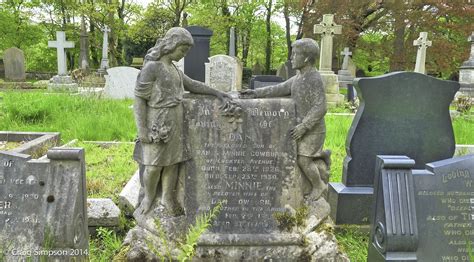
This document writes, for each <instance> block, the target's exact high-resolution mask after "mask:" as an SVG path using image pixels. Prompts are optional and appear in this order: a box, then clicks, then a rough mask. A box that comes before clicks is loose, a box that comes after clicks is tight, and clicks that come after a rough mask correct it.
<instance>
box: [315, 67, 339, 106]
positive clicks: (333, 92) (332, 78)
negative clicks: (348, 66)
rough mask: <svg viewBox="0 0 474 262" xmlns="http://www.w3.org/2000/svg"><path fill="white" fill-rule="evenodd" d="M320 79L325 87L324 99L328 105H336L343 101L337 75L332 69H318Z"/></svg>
mask: <svg viewBox="0 0 474 262" xmlns="http://www.w3.org/2000/svg"><path fill="white" fill-rule="evenodd" d="M319 73H320V74H321V79H322V80H323V83H324V88H325V89H326V101H327V104H328V106H329V107H333V106H337V105H339V104H341V103H343V102H344V95H341V94H340V93H339V82H338V80H337V75H336V74H334V72H332V71H320V72H319Z"/></svg>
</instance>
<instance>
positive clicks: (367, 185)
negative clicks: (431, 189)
mask: <svg viewBox="0 0 474 262" xmlns="http://www.w3.org/2000/svg"><path fill="white" fill-rule="evenodd" d="M354 84H355V87H356V88H357V91H358V94H359V98H360V101H361V104H360V107H359V110H358V111H357V114H356V115H355V118H354V121H353V122H352V126H351V128H350V130H349V134H348V138H347V142H346V153H347V156H346V158H345V160H344V167H343V177H342V184H341V183H330V186H329V202H330V204H331V206H332V210H331V216H332V218H333V219H334V220H335V222H336V224H367V223H368V222H369V221H368V217H369V214H370V207H371V202H372V199H371V198H372V191H373V190H372V186H373V182H374V174H375V170H374V169H375V160H376V157H375V156H376V155H407V156H408V157H410V158H412V159H414V160H415V162H416V164H415V167H416V168H423V167H424V165H425V164H426V163H429V162H432V161H437V160H441V159H446V158H450V157H452V156H453V154H454V149H455V142H454V134H453V128H452V124H451V118H450V116H449V105H450V103H451V101H452V100H453V98H454V94H455V93H456V92H457V90H458V89H459V83H456V82H452V81H444V80H440V79H436V78H434V77H430V76H426V75H424V74H420V73H413V72H396V73H390V74H387V75H383V76H380V77H372V78H359V79H356V80H355V81H354ZM354 208H356V209H357V210H359V212H357V213H358V215H357V216H354V215H353V212H352V211H351V210H353V209H354Z"/></svg>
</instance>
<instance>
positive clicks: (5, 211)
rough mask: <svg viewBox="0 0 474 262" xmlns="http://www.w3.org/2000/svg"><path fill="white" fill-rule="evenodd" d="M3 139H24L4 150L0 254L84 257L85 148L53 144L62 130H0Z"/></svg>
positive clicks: (0, 182)
mask: <svg viewBox="0 0 474 262" xmlns="http://www.w3.org/2000/svg"><path fill="white" fill-rule="evenodd" d="M0 140H3V141H9V142H25V143H24V144H22V145H21V146H19V147H17V148H15V149H12V150H9V151H0V164H1V165H0V243H2V244H1V245H0V258H3V259H4V260H5V261H19V260H21V261H23V260H26V261H29V259H31V261H40V260H41V259H44V258H47V259H58V261H66V260H67V261H69V259H73V258H75V259H86V257H87V255H88V246H89V244H88V231H87V209H86V183H85V162H84V151H83V150H82V149H78V148H57V147H53V148H51V146H54V145H55V144H56V143H58V142H59V134H58V133H14V132H0ZM30 140H31V141H30ZM48 148H49V149H48ZM46 151H47V154H46V155H44V156H43V157H40V158H38V157H39V156H42V155H43V153H46ZM2 256H3V257H2ZM41 261H42V260H41ZM48 261H49V260H48Z"/></svg>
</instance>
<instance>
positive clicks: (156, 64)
mask: <svg viewBox="0 0 474 262" xmlns="http://www.w3.org/2000/svg"><path fill="white" fill-rule="evenodd" d="M192 46H193V38H192V36H191V34H190V33H189V32H188V31H187V30H186V29H184V28H180V27H174V28H171V29H170V30H169V31H168V32H167V33H166V35H165V36H164V38H163V39H161V41H157V44H156V45H155V46H154V47H153V48H151V49H150V50H149V51H148V54H147V55H146V56H145V62H144V66H143V68H142V70H141V72H140V74H139V75H138V78H137V82H136V86H135V103H134V111H135V120H136V125H137V130H138V139H139V143H140V145H141V148H139V149H138V155H139V156H138V157H136V158H137V160H138V161H139V164H141V166H143V168H144V170H143V177H142V178H143V186H144V193H145V194H144V199H143V201H142V203H141V205H140V207H139V208H141V209H142V210H141V212H142V213H144V214H146V213H147V212H148V211H150V209H151V207H152V206H153V203H154V201H155V198H156V194H157V190H158V185H159V182H160V181H161V191H162V196H161V204H162V205H163V206H164V208H165V209H166V210H168V212H170V213H171V214H172V215H179V214H181V213H182V208H181V207H180V206H179V203H178V201H177V194H176V193H177V181H178V170H179V165H180V163H182V162H184V161H186V160H188V159H190V154H189V149H188V148H189V146H188V144H187V142H186V138H185V137H184V135H183V124H184V120H183V119H184V116H183V103H182V101H183V93H184V90H187V91H190V92H192V93H199V94H208V95H214V96H216V97H218V98H219V99H220V100H221V102H222V104H223V105H227V104H228V102H229V100H228V98H230V97H229V96H228V95H227V94H225V93H223V92H221V91H218V90H215V89H212V88H210V87H208V86H207V85H205V84H204V83H201V82H199V81H195V80H192V79H191V78H189V77H188V76H186V75H185V74H184V73H183V72H182V71H180V70H179V69H178V68H177V67H176V66H175V65H174V64H173V61H178V60H180V59H181V58H183V57H184V56H185V55H186V53H187V52H188V50H189V49H190V48H191V47H192Z"/></svg>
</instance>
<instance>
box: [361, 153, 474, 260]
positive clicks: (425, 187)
mask: <svg viewBox="0 0 474 262" xmlns="http://www.w3.org/2000/svg"><path fill="white" fill-rule="evenodd" d="M392 158H393V156H392ZM386 160H387V159H385V161H386ZM389 160H390V161H393V159H389ZM406 160H407V158H406V157H405V160H404V161H405V162H406ZM399 164H400V163H398V166H397V167H395V169H394V166H393V165H388V166H386V165H385V166H384V165H379V166H378V168H377V173H380V177H379V181H380V180H384V184H383V187H382V184H381V183H378V184H375V185H376V187H375V189H376V190H377V191H378V192H382V193H383V194H378V196H377V198H376V199H375V202H376V203H377V204H376V210H374V214H379V217H381V216H380V215H381V214H384V213H385V219H382V220H380V219H375V220H374V222H373V223H372V224H373V225H372V234H371V241H370V242H371V243H370V244H369V255H368V261H409V260H413V261H415V259H416V261H420V262H429V261H470V260H471V259H472V254H473V251H474V248H473V242H474V190H473V185H474V155H467V156H463V157H456V158H450V159H445V160H441V161H437V162H433V163H429V164H427V165H426V166H425V169H412V167H410V166H409V165H404V166H402V167H401V166H400V165H399ZM400 168H402V169H400ZM405 182H408V183H405ZM377 185H378V186H379V187H377ZM377 188H378V189H377ZM381 188H383V190H381ZM400 192H402V195H405V196H407V198H404V197H402V198H400V197H398V196H399V194H400ZM406 193H408V194H406ZM381 196H383V199H384V201H386V202H385V205H381V203H382V202H381V201H380V200H381V198H380V197H381ZM400 200H404V201H400ZM400 203H402V204H400ZM394 210H397V212H392V211H394ZM403 218H404V219H403ZM400 219H402V220H400ZM408 252H410V254H408Z"/></svg>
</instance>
